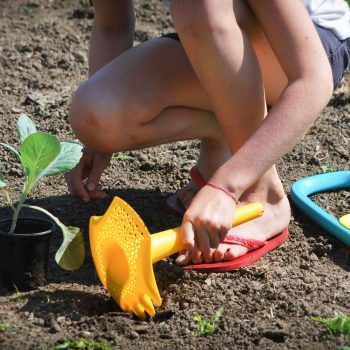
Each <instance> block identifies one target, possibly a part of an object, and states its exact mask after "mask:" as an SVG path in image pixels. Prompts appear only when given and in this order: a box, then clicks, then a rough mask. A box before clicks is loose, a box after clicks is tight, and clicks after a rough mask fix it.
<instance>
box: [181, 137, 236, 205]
mask: <svg viewBox="0 0 350 350" xmlns="http://www.w3.org/2000/svg"><path fill="white" fill-rule="evenodd" d="M222 139H223V138H219V141H213V140H208V139H205V140H202V142H201V151H200V155H199V159H198V162H197V164H196V170H197V172H198V173H199V175H197V176H196V174H193V175H194V176H192V180H191V181H190V182H189V183H188V184H187V185H186V186H185V187H183V188H182V189H180V190H179V191H178V192H177V197H178V200H179V201H180V202H181V204H182V205H183V207H184V209H185V210H186V209H187V208H188V207H189V206H190V204H191V201H192V198H193V197H194V196H195V195H196V193H197V192H198V191H199V189H200V188H199V186H200V185H202V186H203V185H204V183H206V182H207V181H208V179H210V177H211V176H212V175H213V174H214V173H215V171H216V170H217V169H218V168H219V167H220V166H221V165H222V164H224V163H225V162H226V161H227V160H228V159H229V158H230V156H231V154H230V152H229V150H228V148H227V146H226V143H225V142H223V141H222ZM198 178H199V179H198ZM202 182H204V183H203V184H201V183H202Z"/></svg>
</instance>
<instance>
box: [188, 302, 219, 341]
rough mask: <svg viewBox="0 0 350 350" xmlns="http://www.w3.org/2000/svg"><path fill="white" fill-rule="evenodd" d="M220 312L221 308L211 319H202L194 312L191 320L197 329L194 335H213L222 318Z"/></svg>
mask: <svg viewBox="0 0 350 350" xmlns="http://www.w3.org/2000/svg"><path fill="white" fill-rule="evenodd" d="M222 311H223V310H222V308H220V309H219V310H217V311H216V312H215V314H214V316H212V318H211V319H207V318H202V316H201V315H200V314H199V313H198V312H195V313H194V316H193V319H194V321H195V322H196V324H197V329H196V331H195V332H194V334H197V335H203V334H213V333H215V332H216V330H217V328H218V323H219V320H220V318H221V316H222Z"/></svg>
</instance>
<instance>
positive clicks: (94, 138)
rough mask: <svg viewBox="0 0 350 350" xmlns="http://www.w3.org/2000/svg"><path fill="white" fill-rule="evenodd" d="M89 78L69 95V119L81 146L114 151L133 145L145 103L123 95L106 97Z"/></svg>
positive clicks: (136, 139) (132, 146) (136, 140)
mask: <svg viewBox="0 0 350 350" xmlns="http://www.w3.org/2000/svg"><path fill="white" fill-rule="evenodd" d="M98 90H99V89H97V88H96V87H95V86H93V84H92V83H90V82H89V81H87V82H85V83H84V84H82V85H81V86H80V87H79V89H78V90H77V92H76V93H75V95H74V97H73V101H72V104H71V108H70V112H69V122H70V124H71V126H72V129H73V131H74V133H75V135H76V136H77V137H78V138H79V140H80V141H81V142H83V143H84V144H85V145H87V146H90V147H92V148H94V149H96V150H98V151H101V152H117V151H121V150H126V149H131V148H134V147H137V145H136V143H137V142H138V139H139V137H138V136H137V135H138V129H139V125H140V124H141V123H142V120H143V118H144V115H145V113H147V108H146V106H140V104H138V103H137V101H135V100H133V101H130V100H128V98H127V97H125V96H124V97H123V98H119V97H117V96H115V97H114V96H109V97H108V96H107V95H109V94H110V93H108V92H102V91H98Z"/></svg>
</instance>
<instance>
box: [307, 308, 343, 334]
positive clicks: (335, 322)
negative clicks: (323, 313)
mask: <svg viewBox="0 0 350 350" xmlns="http://www.w3.org/2000/svg"><path fill="white" fill-rule="evenodd" d="M312 319H313V320H314V321H316V322H320V323H322V324H324V325H325V326H326V329H327V331H328V332H329V334H330V335H332V336H338V335H343V336H344V337H345V338H350V316H345V315H343V314H341V313H339V314H338V313H335V315H334V317H333V318H323V317H313V318H312Z"/></svg>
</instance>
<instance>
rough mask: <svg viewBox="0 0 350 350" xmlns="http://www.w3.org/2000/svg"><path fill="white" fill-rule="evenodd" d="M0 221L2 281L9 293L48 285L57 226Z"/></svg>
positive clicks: (23, 220) (26, 220)
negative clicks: (54, 234) (12, 227)
mask: <svg viewBox="0 0 350 350" xmlns="http://www.w3.org/2000/svg"><path fill="white" fill-rule="evenodd" d="M11 222H12V219H6V220H0V280H1V284H2V285H3V286H4V287H5V288H6V289H8V290H16V289H18V290H30V289H35V288H36V287H39V286H42V285H43V284H45V278H46V271H47V266H48V262H49V246H50V238H51V235H52V232H53V231H54V229H55V225H54V224H53V223H52V222H51V221H48V220H44V219H39V218H19V219H18V221H17V225H16V229H15V233H13V234H9V233H8V232H9V231H10V227H11Z"/></svg>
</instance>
